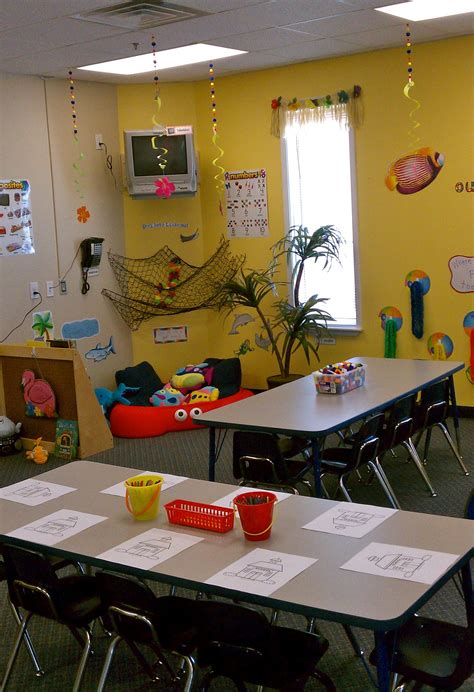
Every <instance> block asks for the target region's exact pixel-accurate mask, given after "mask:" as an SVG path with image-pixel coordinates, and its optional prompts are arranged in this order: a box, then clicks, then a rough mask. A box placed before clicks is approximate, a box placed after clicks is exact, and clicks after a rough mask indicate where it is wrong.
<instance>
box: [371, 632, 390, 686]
mask: <svg viewBox="0 0 474 692" xmlns="http://www.w3.org/2000/svg"><path fill="white" fill-rule="evenodd" d="M374 638H375V648H376V651H377V689H378V690H381V692H390V668H389V664H388V651H387V644H386V641H385V637H384V633H383V632H374Z"/></svg>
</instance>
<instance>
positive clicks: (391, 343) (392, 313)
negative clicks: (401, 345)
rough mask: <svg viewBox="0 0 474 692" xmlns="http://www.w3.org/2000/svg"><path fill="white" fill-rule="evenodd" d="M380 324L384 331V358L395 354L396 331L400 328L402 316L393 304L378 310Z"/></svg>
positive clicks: (394, 356) (392, 356) (393, 356)
mask: <svg viewBox="0 0 474 692" xmlns="http://www.w3.org/2000/svg"><path fill="white" fill-rule="evenodd" d="M379 317H380V326H381V327H382V329H383V330H384V331H385V342H384V358H396V356H397V332H398V331H399V330H400V329H401V328H402V324H403V317H402V313H401V312H400V310H399V309H398V308H396V307H394V306H393V305H386V306H385V307H384V308H382V309H381V310H380V312H379Z"/></svg>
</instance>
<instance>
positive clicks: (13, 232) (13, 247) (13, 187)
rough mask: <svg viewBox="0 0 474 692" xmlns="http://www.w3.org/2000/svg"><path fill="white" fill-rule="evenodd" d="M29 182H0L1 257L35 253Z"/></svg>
mask: <svg viewBox="0 0 474 692" xmlns="http://www.w3.org/2000/svg"><path fill="white" fill-rule="evenodd" d="M34 251H35V250H34V247H33V230H32V227H31V209H30V184H29V182H28V180H0V256H2V255H3V256H8V255H31V254H32V253H34Z"/></svg>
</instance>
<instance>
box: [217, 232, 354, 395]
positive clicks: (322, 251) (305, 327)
mask: <svg viewBox="0 0 474 692" xmlns="http://www.w3.org/2000/svg"><path fill="white" fill-rule="evenodd" d="M340 244H341V235H340V233H339V231H337V230H336V229H335V228H334V227H333V226H321V228H318V229H317V230H316V231H314V232H313V233H310V232H309V231H308V229H307V228H306V227H304V226H293V227H291V228H290V229H289V231H288V232H287V234H286V235H285V236H284V237H283V238H282V239H281V240H280V241H278V242H277V243H276V244H275V245H274V246H273V248H272V250H273V257H272V261H271V263H270V266H269V268H268V269H266V270H264V271H258V270H255V269H245V268H244V269H241V270H240V274H238V275H237V276H236V277H234V278H233V279H232V280H231V281H227V282H226V283H225V284H223V285H222V286H221V293H220V301H219V305H218V308H219V309H221V310H224V311H225V312H226V313H227V314H229V313H231V312H233V311H234V310H235V309H236V308H247V309H253V310H255V311H256V313H257V315H258V317H259V319H260V322H261V324H262V327H263V330H264V332H265V333H266V335H267V337H268V340H269V341H270V344H271V348H272V352H273V353H274V355H275V357H276V360H277V364H278V369H279V373H278V374H277V375H271V376H270V377H268V378H267V381H268V384H269V386H270V387H272V386H277V385H278V384H282V383H283V382H288V381H290V380H292V379H295V378H297V377H301V375H299V374H294V373H292V372H291V360H292V356H293V354H294V353H295V352H296V351H297V350H298V349H300V348H301V349H302V350H303V352H304V355H305V358H306V361H307V362H308V364H309V363H310V359H311V356H312V355H314V356H315V357H316V359H318V360H319V356H318V349H319V343H320V339H321V336H322V335H323V334H324V333H327V323H328V322H330V321H331V320H332V317H331V315H330V314H329V313H328V312H327V311H326V310H324V309H323V308H322V305H323V304H324V303H325V302H326V301H327V300H328V298H320V297H319V295H317V294H315V295H312V296H310V297H309V298H308V299H307V300H306V301H304V302H301V301H300V286H301V280H302V277H303V272H304V266H305V262H308V261H313V262H321V263H322V266H323V268H324V269H326V268H328V267H330V265H331V263H332V261H333V260H336V261H338V260H339V246H340ZM283 257H284V258H285V259H286V261H287V263H288V264H289V265H290V267H291V271H292V274H291V284H292V286H293V290H292V297H291V298H292V299H291V302H290V301H289V300H285V299H275V300H274V301H273V303H271V304H270V305H269V304H268V301H267V298H268V297H269V296H270V295H272V294H273V295H275V294H276V293H277V287H278V286H279V285H287V282H275V281H274V273H275V271H276V267H277V266H278V264H279V262H280V260H281V258H283ZM267 310H268V311H269V312H267Z"/></svg>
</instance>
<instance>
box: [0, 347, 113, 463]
mask: <svg viewBox="0 0 474 692" xmlns="http://www.w3.org/2000/svg"><path fill="white" fill-rule="evenodd" d="M24 370H33V372H34V373H35V374H36V377H38V378H41V379H45V380H47V381H48V382H49V383H50V385H51V387H52V388H53V391H54V393H55V395H56V409H57V413H58V418H64V419H65V420H76V421H77V423H78V428H79V449H78V458H79V459H87V458H88V457H90V456H92V455H93V454H97V453H98V452H103V451H104V450H106V449H111V448H112V447H113V444H114V443H113V437H112V433H111V432H110V429H109V426H108V425H107V421H106V419H105V416H104V414H103V412H102V409H101V406H100V404H99V402H98V401H97V397H96V396H95V393H94V390H93V388H92V383H91V381H90V379H89V376H88V375H87V373H86V370H85V368H84V364H83V362H82V359H81V356H80V355H79V353H78V352H77V351H76V349H74V348H51V347H48V348H35V347H31V346H24V345H19V344H11V345H0V412H2V411H3V412H4V413H5V415H6V416H8V418H10V419H11V420H12V421H13V422H14V423H18V422H19V421H20V422H21V423H22V429H21V434H22V441H23V446H24V447H25V448H26V449H31V447H32V446H33V442H34V440H35V439H36V438H38V437H42V438H43V442H42V444H44V446H45V447H46V449H47V450H48V451H49V452H52V451H53V450H54V445H55V433H56V420H57V419H56V418H31V417H30V416H27V415H26V412H25V400H24V398H23V392H22V391H21V379H22V374H23V371H24Z"/></svg>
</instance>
